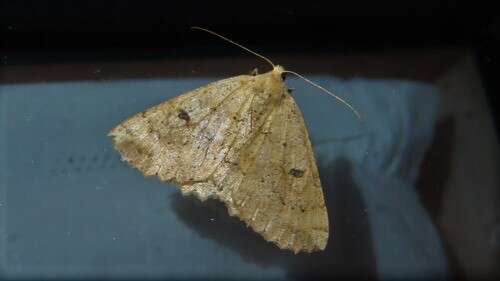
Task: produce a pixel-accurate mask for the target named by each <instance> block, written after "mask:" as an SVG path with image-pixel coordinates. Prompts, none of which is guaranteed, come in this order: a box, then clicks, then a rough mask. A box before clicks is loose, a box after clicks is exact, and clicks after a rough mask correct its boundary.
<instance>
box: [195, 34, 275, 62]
mask: <svg viewBox="0 0 500 281" xmlns="http://www.w3.org/2000/svg"><path fill="white" fill-rule="evenodd" d="M191 29H198V30H202V31H205V32H208V33H210V34H212V35H215V36H217V37H219V38H221V39H223V40H225V41H227V42H229V43H231V44H234V45H236V46H238V47H240V48H242V49H243V50H245V51H247V52H250V53H252V54H254V55H256V56H258V57H260V58H262V59H264V60H265V61H267V62H268V63H269V64H270V65H271V66H272V67H273V68H274V63H273V62H272V61H271V60H270V59H268V58H266V57H264V56H263V55H261V54H258V53H256V52H254V51H252V50H250V49H248V48H247V47H245V46H242V45H240V44H238V43H236V42H234V41H233V40H230V39H228V38H226V37H224V36H222V35H220V34H217V33H215V32H213V31H211V30H208V29H205V28H201V27H198V26H192V27H191Z"/></svg>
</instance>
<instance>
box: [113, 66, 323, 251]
mask: <svg viewBox="0 0 500 281" xmlns="http://www.w3.org/2000/svg"><path fill="white" fill-rule="evenodd" d="M279 74H280V73H277V71H275V70H273V71H271V72H268V73H265V74H262V75H257V76H250V75H242V76H237V77H233V78H229V79H225V80H221V81H218V82H214V83H211V84H209V85H207V86H205V87H201V88H199V89H197V90H194V91H192V92H189V93H187V94H184V95H181V96H178V97H176V98H173V99H170V100H168V101H165V102H163V103H161V104H159V105H157V106H155V107H153V108H151V109H149V110H147V111H146V112H144V113H139V114H136V115H134V116H133V117H131V118H129V119H128V120H126V121H124V122H123V123H121V124H120V125H118V126H117V127H116V128H114V129H113V130H112V131H111V132H110V135H111V136H113V139H114V144H115V148H116V149H117V150H118V151H119V152H120V153H121V154H122V157H123V159H124V160H126V161H128V162H129V163H131V164H132V165H133V166H134V167H136V168H138V169H139V170H140V171H142V172H143V173H144V174H145V175H158V176H159V177H160V179H162V180H164V181H171V182H174V183H176V184H177V185H179V186H180V187H181V190H182V192H183V193H184V194H194V195H195V196H197V197H198V198H200V199H201V200H205V199H207V198H209V197H211V198H216V199H219V200H221V201H223V202H224V203H225V204H226V206H227V208H228V211H229V213H230V214H231V215H233V216H237V217H239V218H240V219H241V220H243V221H244V222H246V224H247V225H249V226H250V227H252V229H253V230H254V231H256V232H258V233H260V234H261V235H262V236H263V237H264V238H265V239H266V240H268V241H271V242H274V243H275V244H277V245H278V246H279V247H280V248H282V249H290V250H292V251H294V252H300V251H306V252H312V251H316V250H323V249H324V248H325V247H326V244H327V240H328V215H327V211H326V207H325V202H324V198H323V191H322V188H321V183H320V179H319V175H318V170H317V167H316V162H315V158H314V154H313V151H312V147H311V143H310V140H309V136H308V133H307V129H306V127H305V124H304V120H303V117H302V114H301V113H300V110H299V108H298V107H297V105H296V103H295V102H294V100H293V98H292V97H291V96H290V95H289V94H288V92H287V89H286V87H285V85H284V84H283V82H282V80H281V77H280V75H279Z"/></svg>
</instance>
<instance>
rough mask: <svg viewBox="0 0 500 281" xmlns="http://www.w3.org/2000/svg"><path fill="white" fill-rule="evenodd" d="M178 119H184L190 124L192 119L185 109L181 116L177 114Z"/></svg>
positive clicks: (180, 113)
mask: <svg viewBox="0 0 500 281" xmlns="http://www.w3.org/2000/svg"><path fill="white" fill-rule="evenodd" d="M177 117H179V118H180V119H182V120H184V121H186V122H189V120H191V117H189V114H188V113H187V112H186V111H185V110H184V109H181V110H180V111H179V114H177Z"/></svg>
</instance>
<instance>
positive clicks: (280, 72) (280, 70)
mask: <svg viewBox="0 0 500 281" xmlns="http://www.w3.org/2000/svg"><path fill="white" fill-rule="evenodd" d="M272 73H273V74H274V75H276V76H278V77H280V79H281V80H283V81H285V78H286V77H285V68H284V67H283V66H281V65H276V66H274V68H273V71H272Z"/></svg>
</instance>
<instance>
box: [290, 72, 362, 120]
mask: <svg viewBox="0 0 500 281" xmlns="http://www.w3.org/2000/svg"><path fill="white" fill-rule="evenodd" d="M283 73H290V74H293V75H295V76H297V77H299V78H301V79H303V80H304V81H306V82H307V83H309V84H311V85H313V86H314V87H316V88H318V89H320V90H322V91H323V92H325V93H327V94H328V95H330V96H332V97H334V98H336V99H337V100H338V101H340V102H341V103H343V104H344V105H346V106H347V107H349V109H350V110H351V111H352V112H354V114H355V115H356V117H358V119H359V120H360V121H361V120H362V119H361V114H359V112H358V111H357V110H356V109H354V107H353V106H352V105H351V104H349V103H348V102H347V101H345V100H344V99H342V98H341V97H339V96H337V95H336V94H334V93H332V92H330V91H328V90H327V89H325V88H323V87H322V86H320V85H318V84H316V83H314V82H313V81H311V80H309V79H307V78H305V77H304V76H302V75H300V74H298V73H297V72H294V71H290V70H284V71H283Z"/></svg>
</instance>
